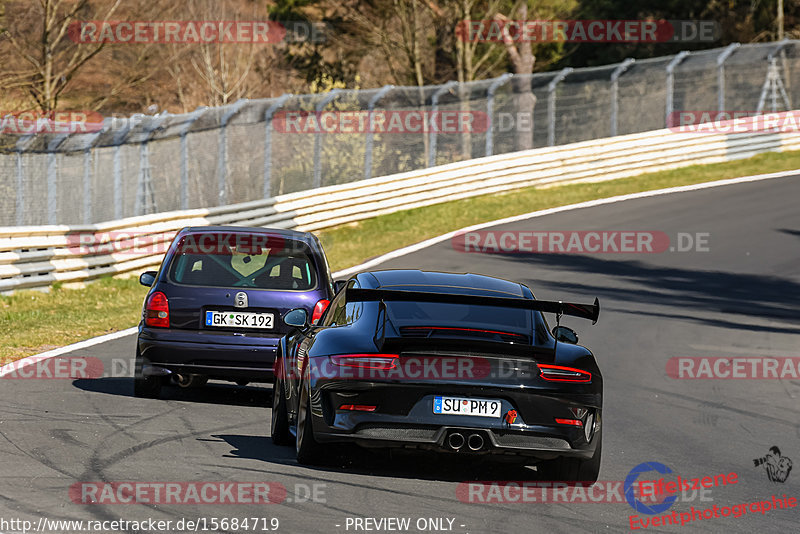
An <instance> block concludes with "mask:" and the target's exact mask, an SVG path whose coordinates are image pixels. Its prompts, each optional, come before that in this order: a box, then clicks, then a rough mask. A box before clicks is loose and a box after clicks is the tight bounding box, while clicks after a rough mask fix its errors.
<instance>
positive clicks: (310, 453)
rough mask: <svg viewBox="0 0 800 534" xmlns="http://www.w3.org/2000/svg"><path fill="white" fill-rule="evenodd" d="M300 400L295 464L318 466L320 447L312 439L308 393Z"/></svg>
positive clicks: (312, 430) (305, 392)
mask: <svg viewBox="0 0 800 534" xmlns="http://www.w3.org/2000/svg"><path fill="white" fill-rule="evenodd" d="M303 390H304V392H303V395H302V397H301V398H300V402H299V406H298V409H297V440H296V442H295V448H296V450H297V462H298V463H299V464H302V465H318V464H320V463H321V462H322V447H320V445H319V443H317V441H316V440H315V439H314V427H313V425H312V424H311V418H312V416H311V406H310V405H311V399H310V398H309V393H308V391H306V390H305V387H304V388H303Z"/></svg>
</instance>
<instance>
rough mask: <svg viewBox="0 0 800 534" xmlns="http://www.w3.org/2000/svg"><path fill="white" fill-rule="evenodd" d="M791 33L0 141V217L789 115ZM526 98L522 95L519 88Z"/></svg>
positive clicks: (271, 185) (58, 213)
mask: <svg viewBox="0 0 800 534" xmlns="http://www.w3.org/2000/svg"><path fill="white" fill-rule="evenodd" d="M798 43H800V41H781V42H779V43H762V44H750V45H742V46H739V45H738V44H734V45H730V46H729V47H726V48H720V49H714V50H705V51H699V52H692V53H687V52H682V53H680V54H677V55H675V56H669V57H661V58H653V59H646V60H637V61H634V60H632V59H630V60H626V61H624V62H622V63H620V64H616V65H607V66H602V67H593V68H586V69H574V70H573V69H564V70H563V71H560V72H548V73H540V74H533V75H527V76H518V75H514V76H511V75H504V76H502V77H500V78H495V79H490V80H482V81H477V82H471V83H465V84H458V83H455V82H450V83H448V84H445V85H440V86H425V87H394V86H386V87H383V88H380V89H370V90H358V91H356V90H341V91H340V90H335V91H332V92H330V93H324V94H315V95H284V96H282V97H279V98H274V99H264V100H242V101H239V102H237V103H235V104H231V105H228V106H225V107H221V108H200V109H198V110H196V111H194V112H192V113H188V114H181V115H171V114H167V113H162V114H159V115H156V116H144V115H134V116H132V117H129V118H125V119H120V118H106V119H105V120H104V121H103V124H102V127H100V126H99V125H98V128H97V130H96V131H91V132H87V133H71V134H43V133H38V134H36V135H10V134H8V133H7V129H5V130H3V129H0V131H6V134H4V135H1V136H0V226H23V225H41V224H81V223H95V222H100V221H109V220H115V219H121V218H124V217H130V216H136V215H144V214H149V213H157V212H164V211H172V210H179V209H189V208H200V207H211V206H218V205H225V204H233V203H239V202H245V201H250V200H257V199H261V198H266V197H270V196H277V195H281V194H285V193H291V192H295V191H303V190H309V189H313V188H318V187H324V186H327V185H334V184H342V183H347V182H354V181H358V180H363V179H365V178H370V177H375V176H384V175H389V174H395V173H401V172H405V171H411V170H416V169H420V168H424V167H428V166H434V165H442V164H446V163H451V162H454V161H460V160H465V159H471V158H478V157H482V156H487V155H493V154H501V153H507V152H513V151H517V150H522V149H526V148H535V147H544V146H552V145H561V144H566V143H572V142H577V141H585V140H590V139H597V138H603V137H609V136H614V135H623V134H630V133H637V132H643V131H648V130H655V129H659V128H664V127H665V126H666V125H667V118H668V117H669V115H670V113H671V112H673V111H680V110H711V111H713V110H720V111H722V110H739V111H756V110H757V111H762V110H763V111H782V110H789V109H792V102H793V101H797V100H798V91H800V79H798V76H800V47H798V46H797V45H798ZM531 95H533V96H535V99H534V98H532V96H531Z"/></svg>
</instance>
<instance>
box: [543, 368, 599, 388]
mask: <svg viewBox="0 0 800 534" xmlns="http://www.w3.org/2000/svg"><path fill="white" fill-rule="evenodd" d="M537 365H538V366H539V376H541V377H542V378H543V379H544V380H547V381H549V382H574V383H584V384H585V383H588V382H591V381H592V373H589V372H587V371H582V370H580V369H575V368H574V367H564V366H561V365H550V364H545V363H540V364H537Z"/></svg>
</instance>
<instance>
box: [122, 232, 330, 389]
mask: <svg viewBox="0 0 800 534" xmlns="http://www.w3.org/2000/svg"><path fill="white" fill-rule="evenodd" d="M139 281H140V282H141V283H142V285H145V286H148V287H150V291H149V292H148V294H147V297H146V298H145V302H144V307H143V310H142V320H141V322H140V323H139V339H138V343H137V347H136V372H135V376H134V394H135V395H136V396H137V397H158V395H159V394H160V392H161V387H162V386H163V385H164V384H166V383H169V382H170V381H171V382H173V383H175V384H177V385H178V386H181V387H193V386H200V385H204V384H205V383H206V382H207V381H208V379H210V378H211V379H217V380H228V381H233V382H236V383H237V384H240V385H245V384H247V383H249V382H271V381H272V378H273V366H274V364H275V349H276V346H277V344H278V340H279V339H280V337H281V336H283V335H284V334H286V333H287V326H286V325H285V324H284V323H283V321H282V320H281V319H280V318H281V316H282V315H283V314H284V313H285V312H287V311H288V310H291V309H294V308H305V309H306V311H307V312H308V314H309V316H311V317H312V321H313V320H315V319H317V318H319V317H320V316H321V315H322V313H323V312H324V311H325V308H326V307H327V305H328V302H329V301H330V299H331V297H332V295H333V292H334V287H333V281H332V279H331V274H330V268H329V267H328V261H327V259H326V258H325V252H324V251H323V250H322V246H321V245H320V243H319V240H318V239H317V237H316V236H314V235H313V234H311V233H304V232H294V231H291V230H280V229H272V228H248V227H241V226H203V227H192V228H184V229H183V230H181V231H180V232H178V234H177V235H176V236H175V239H174V240H173V242H172V244H171V245H170V247H169V250H168V251H167V253H166V255H165V256H164V260H163V262H162V263H161V268H160V269H159V270H158V271H157V272H156V271H148V272H145V273H143V274H142V275H141V276H140V277H139Z"/></svg>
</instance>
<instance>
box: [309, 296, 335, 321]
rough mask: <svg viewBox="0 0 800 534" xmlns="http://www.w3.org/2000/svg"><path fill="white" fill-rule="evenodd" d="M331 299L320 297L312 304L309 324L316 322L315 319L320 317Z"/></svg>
mask: <svg viewBox="0 0 800 534" xmlns="http://www.w3.org/2000/svg"><path fill="white" fill-rule="evenodd" d="M330 303H331V301H329V300H327V299H322V300H320V301H319V302H317V303H316V304H315V305H314V311H313V312H312V313H311V324H317V321H319V320H320V319H322V314H323V313H325V310H327V309H328V304H330Z"/></svg>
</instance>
